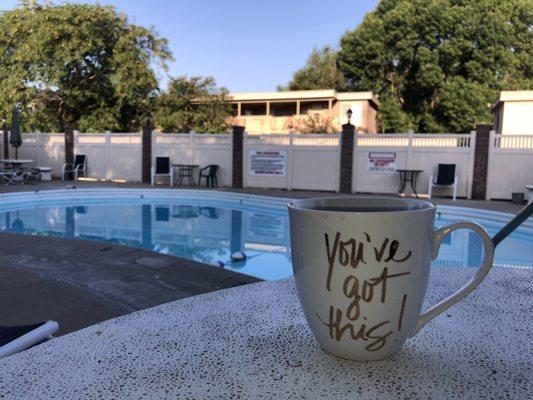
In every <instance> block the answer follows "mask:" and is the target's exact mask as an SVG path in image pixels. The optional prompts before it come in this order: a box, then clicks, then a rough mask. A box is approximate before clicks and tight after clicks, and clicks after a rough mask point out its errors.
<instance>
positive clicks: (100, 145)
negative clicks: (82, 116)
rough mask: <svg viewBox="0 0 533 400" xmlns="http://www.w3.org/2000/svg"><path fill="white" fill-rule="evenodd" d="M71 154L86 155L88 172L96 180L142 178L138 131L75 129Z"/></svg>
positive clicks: (134, 180) (133, 179)
mask: <svg viewBox="0 0 533 400" xmlns="http://www.w3.org/2000/svg"><path fill="white" fill-rule="evenodd" d="M74 154H86V155H87V176H88V177H89V178H93V179H98V180H116V181H129V182H140V181H141V180H142V170H141V154H142V134H141V133H75V134H74Z"/></svg>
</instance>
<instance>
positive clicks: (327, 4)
mask: <svg viewBox="0 0 533 400" xmlns="http://www.w3.org/2000/svg"><path fill="white" fill-rule="evenodd" d="M76 2H78V3H93V4H94V3H99V4H102V5H113V6H115V7H116V8H117V10H119V11H120V12H124V13H126V14H127V15H128V16H129V20H130V22H132V23H135V24H138V25H142V26H145V27H150V26H153V27H154V28H155V30H156V31H157V32H159V34H160V35H161V36H162V37H165V38H167V39H168V41H169V47H170V49H171V50H172V53H173V54H174V58H175V61H174V62H172V63H171V65H170V70H169V73H168V74H169V75H171V76H177V75H212V76H214V77H215V79H216V80H217V82H218V83H219V84H220V85H223V86H225V87H227V88H228V89H229V90H231V91H236V92H238V91H242V92H247V91H270V90H275V89H276V86H277V85H279V84H285V83H287V81H289V79H290V78H291V75H292V73H293V72H294V71H295V70H297V69H298V68H300V67H301V66H303V65H304V63H305V61H306V59H307V57H308V55H309V53H310V52H311V50H312V49H313V47H314V46H317V47H322V46H324V45H333V46H336V45H337V44H338V42H339V39H340V37H341V36H342V34H343V33H344V32H346V31H347V30H351V29H353V28H355V27H356V26H357V25H358V24H359V23H360V22H361V20H362V18H363V16H364V15H365V13H367V12H368V11H371V10H373V9H374V8H375V6H376V4H377V2H378V1H377V0H330V1H328V0H99V1H96V0H94V1H93V0H85V1H81V0H77V1H76ZM54 3H56V4H60V3H63V2H62V1H55V2H54ZM17 4H18V0H0V9H9V8H13V7H15V6H16V5H17ZM159 75H160V80H161V83H162V86H163V87H165V86H166V81H167V78H166V77H165V75H164V74H163V73H162V72H159Z"/></svg>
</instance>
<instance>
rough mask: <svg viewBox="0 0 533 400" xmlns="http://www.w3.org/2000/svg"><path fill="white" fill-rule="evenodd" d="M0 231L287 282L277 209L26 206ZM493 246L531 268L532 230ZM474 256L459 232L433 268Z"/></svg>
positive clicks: (285, 229) (1, 222)
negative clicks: (236, 256) (120, 248)
mask: <svg viewBox="0 0 533 400" xmlns="http://www.w3.org/2000/svg"><path fill="white" fill-rule="evenodd" d="M52 203H53V202H52ZM62 203H63V204H62ZM64 203H68V205H66V204H64ZM462 210H464V209H462ZM453 211H454V208H452V207H445V208H442V209H439V213H438V215H437V221H436V224H437V226H440V225H443V224H446V223H448V222H451V221H455V220H459V219H465V216H464V215H456V214H457V213H454V212H453ZM468 219H470V220H474V221H477V222H479V223H480V224H481V225H483V226H484V227H485V228H486V229H487V230H488V231H489V233H491V234H492V235H493V234H494V233H496V232H497V231H498V230H499V228H500V227H501V226H503V223H504V222H503V221H500V220H494V219H490V218H487V219H484V218H480V217H479V215H476V216H475V217H474V218H472V217H469V218H468ZM500 219H501V217H500ZM0 230H2V231H7V232H13V233H20V234H26V235H41V236H56V237H70V238H78V239H86V240H98V241H103V242H110V243H117V244H123V245H127V246H132V247H139V248H143V249H148V250H152V251H156V252H160V253H165V254H171V255H176V256H179V257H184V258H188V259H191V260H195V261H200V262H204V263H209V264H212V263H215V262H217V261H222V262H223V263H224V264H225V265H224V267H223V268H227V269H230V270H233V271H237V272H241V273H244V274H247V275H252V276H255V277H258V278H262V279H267V280H272V279H279V278H284V277H287V276H290V275H292V270H291V255H290V246H289V223H288V216H287V212H286V210H285V207H284V206H283V202H279V204H278V205H277V206H264V205H257V206H256V205H254V202H253V201H249V202H248V203H247V204H246V205H243V204H242V202H241V203H239V202H233V203H232V202H224V201H219V200H209V199H205V200H202V199H201V198H200V199H199V198H194V199H187V198H177V199H172V198H169V197H168V196H167V197H163V198H146V199H143V198H142V196H141V197H136V198H127V197H123V198H112V199H111V198H106V199H93V198H87V199H84V198H77V199H74V200H69V201H68V202H66V201H63V202H62V201H58V202H56V204H50V202H48V203H46V202H45V203H43V204H39V202H37V203H35V202H33V203H24V204H23V205H21V206H18V207H14V206H10V207H9V210H7V209H6V207H4V208H3V209H2V208H0ZM500 246H501V247H499V248H498V249H497V251H496V256H495V264H503V265H510V266H531V265H533V229H532V228H531V227H524V228H520V229H519V230H517V231H516V232H514V233H513V234H512V235H511V236H510V237H509V238H508V239H506V240H505V241H504V242H503V243H502V244H501V245H500ZM235 251H242V252H244V253H245V254H246V256H247V258H246V260H245V261H241V262H232V261H231V258H230V255H231V253H232V252H235ZM481 256H482V244H481V240H480V239H479V237H478V236H477V235H476V234H475V233H473V232H471V231H468V230H460V231H456V232H453V233H452V234H451V235H449V236H448V237H447V238H446V239H445V240H444V242H443V244H442V246H441V250H440V254H439V258H438V259H437V260H436V261H435V262H434V266H436V267H441V266H444V267H445V266H454V267H468V266H477V265H478V264H479V262H480V260H481Z"/></svg>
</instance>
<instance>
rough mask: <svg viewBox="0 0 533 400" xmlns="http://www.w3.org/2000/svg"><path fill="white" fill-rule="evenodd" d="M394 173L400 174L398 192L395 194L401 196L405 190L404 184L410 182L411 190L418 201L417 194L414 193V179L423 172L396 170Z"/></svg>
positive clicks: (419, 170)
mask: <svg viewBox="0 0 533 400" xmlns="http://www.w3.org/2000/svg"><path fill="white" fill-rule="evenodd" d="M396 171H397V172H398V173H399V174H400V190H398V193H397V194H402V193H403V191H404V189H405V184H406V183H407V182H410V183H411V190H412V191H413V193H414V194H415V196H416V198H417V199H418V193H417V192H416V178H417V177H418V174H419V173H421V172H424V171H423V170H421V169H397V170H396Z"/></svg>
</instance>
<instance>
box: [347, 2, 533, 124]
mask: <svg viewBox="0 0 533 400" xmlns="http://www.w3.org/2000/svg"><path fill="white" fill-rule="evenodd" d="M338 65H339V68H340V70H341V71H342V72H343V74H344V76H345V77H346V78H347V80H348V84H349V87H350V88H351V89H353V90H373V91H375V92H377V93H378V94H379V95H380V97H381V99H382V104H381V107H380V111H379V118H380V121H381V125H382V129H383V130H384V131H386V132H394V131H396V132H398V131H405V130H406V129H408V128H412V129H415V130H417V131H420V132H445V131H451V132H466V131H469V130H471V129H472V128H473V126H474V125H475V124H477V123H489V122H490V121H491V116H490V110H489V107H488V104H489V103H490V102H492V101H494V100H495V99H496V97H497V93H498V92H499V91H500V90H506V89H511V90H512V89H531V88H533V2H532V1H531V0H506V1H501V0H431V1H428V0H381V1H380V3H379V4H378V6H377V8H376V10H375V11H374V12H371V13H369V14H367V15H366V16H365V18H364V20H363V22H362V23H361V24H360V25H359V26H358V27H357V28H356V29H354V30H353V31H351V32H348V33H346V34H345V35H344V36H343V37H342V39H341V49H340V51H339V53H338Z"/></svg>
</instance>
